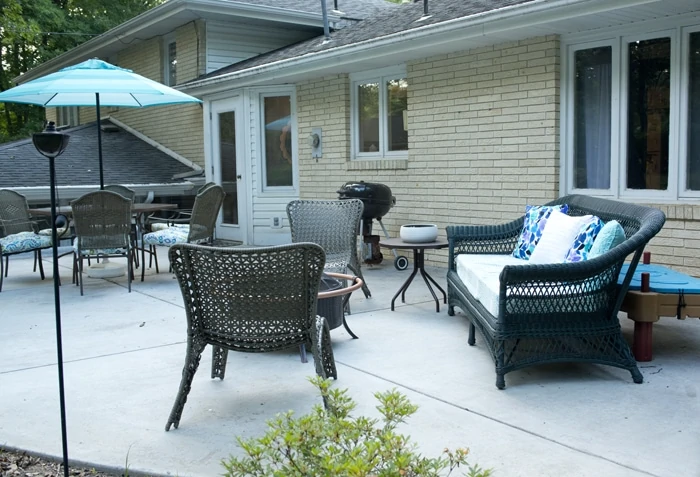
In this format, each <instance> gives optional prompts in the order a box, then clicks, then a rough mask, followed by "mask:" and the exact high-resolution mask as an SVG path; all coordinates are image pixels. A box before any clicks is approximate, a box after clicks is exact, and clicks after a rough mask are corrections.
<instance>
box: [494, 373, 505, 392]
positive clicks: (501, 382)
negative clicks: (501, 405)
mask: <svg viewBox="0 0 700 477" xmlns="http://www.w3.org/2000/svg"><path fill="white" fill-rule="evenodd" d="M496 387H497V388H498V389H501V390H503V389H505V388H506V377H505V375H504V374H503V373H498V372H497V373H496Z"/></svg>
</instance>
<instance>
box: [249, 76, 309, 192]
mask: <svg viewBox="0 0 700 477" xmlns="http://www.w3.org/2000/svg"><path fill="white" fill-rule="evenodd" d="M275 96H289V102H290V105H289V108H290V116H291V121H292V139H293V140H292V151H291V152H292V185H291V186H268V185H266V182H267V161H266V157H265V98H269V97H275ZM296 111H297V98H296V90H295V89H294V88H276V89H274V90H265V91H261V92H258V112H259V114H258V121H257V124H258V144H259V150H260V154H258V156H259V161H258V168H259V169H258V170H259V171H260V178H259V180H260V187H259V190H260V195H261V196H267V197H274V196H277V195H279V196H287V195H290V194H298V191H299V154H298V151H297V149H298V145H297V144H298V142H299V135H298V130H297V114H296Z"/></svg>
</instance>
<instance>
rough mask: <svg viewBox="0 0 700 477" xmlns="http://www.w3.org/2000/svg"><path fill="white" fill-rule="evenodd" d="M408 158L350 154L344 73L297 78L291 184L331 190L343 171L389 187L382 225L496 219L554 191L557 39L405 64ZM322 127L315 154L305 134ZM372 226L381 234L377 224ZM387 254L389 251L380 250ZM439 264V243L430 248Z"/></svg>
mask: <svg viewBox="0 0 700 477" xmlns="http://www.w3.org/2000/svg"><path fill="white" fill-rule="evenodd" d="M407 72H408V82H409V90H408V127H409V157H408V161H381V163H380V164H377V163H374V162H370V161H363V162H360V163H356V162H351V161H350V145H349V141H350V124H349V119H350V111H349V108H350V99H349V98H350V91H349V82H348V78H347V77H346V76H332V77H325V78H321V79H318V80H313V81H307V82H304V83H300V84H298V89H297V104H298V123H299V133H300V134H299V136H300V143H299V152H300V161H299V164H300V168H299V169H300V186H301V187H300V191H301V197H303V198H337V194H336V190H337V189H338V187H339V186H341V185H342V184H343V183H344V182H346V181H349V180H364V181H367V182H381V183H383V184H386V185H388V186H389V187H391V189H392V192H393V194H394V196H396V206H395V207H394V208H393V209H392V210H391V211H390V212H389V213H388V214H387V216H386V218H385V219H384V224H385V225H386V227H387V229H388V230H389V234H390V235H391V236H392V237H393V236H397V235H398V229H399V226H400V225H401V224H405V223H411V222H429V223H435V224H437V225H438V227H439V228H440V235H441V236H442V237H444V236H445V227H446V226H447V225H449V224H483V223H499V222H504V221H506V220H511V219H513V218H515V217H517V216H518V215H521V214H522V212H523V210H524V207H525V205H526V204H528V203H542V202H545V201H548V200H551V199H553V198H555V197H557V196H558V182H559V151H558V144H559V90H558V83H559V42H558V40H557V38H556V37H539V38H532V39H527V40H523V41H519V42H513V43H506V44H502V45H496V46H491V47H486V48H480V49H476V50H470V51H465V52H459V53H453V54H448V55H440V56H435V57H430V58H425V59H423V60H420V61H414V62H411V63H409V64H407ZM312 127H322V128H323V138H324V144H323V158H321V159H319V160H318V162H316V161H315V160H314V159H311V152H310V149H309V146H308V145H307V144H306V137H308V135H309V134H310V132H311V128H312ZM374 233H376V234H381V229H380V228H379V227H378V226H376V227H375V231H374ZM385 256H386V257H389V258H391V255H388V254H387V253H385ZM427 260H428V261H429V262H430V264H431V265H437V266H442V267H444V266H445V265H446V264H445V260H446V251H444V250H443V251H437V252H430V253H429V254H427Z"/></svg>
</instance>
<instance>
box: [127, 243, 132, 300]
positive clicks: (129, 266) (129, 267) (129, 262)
mask: <svg viewBox="0 0 700 477" xmlns="http://www.w3.org/2000/svg"><path fill="white" fill-rule="evenodd" d="M132 255H133V253H132V252H131V250H127V252H126V273H127V275H126V284H127V288H128V289H129V293H131V280H133V279H134V261H133V260H132V259H131V256H132Z"/></svg>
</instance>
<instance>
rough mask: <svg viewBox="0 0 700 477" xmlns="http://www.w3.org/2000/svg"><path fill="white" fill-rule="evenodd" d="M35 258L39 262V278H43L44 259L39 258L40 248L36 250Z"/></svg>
mask: <svg viewBox="0 0 700 477" xmlns="http://www.w3.org/2000/svg"><path fill="white" fill-rule="evenodd" d="M35 258H36V259H37V260H38V262H39V275H41V279H42V280H43V279H44V278H46V276H45V275H44V261H43V260H42V259H41V249H39V250H37V251H36V255H35Z"/></svg>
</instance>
